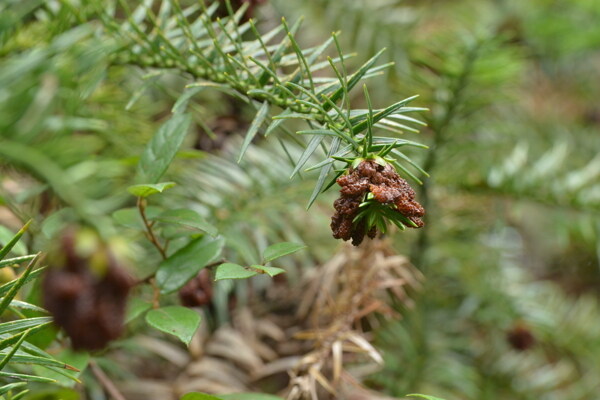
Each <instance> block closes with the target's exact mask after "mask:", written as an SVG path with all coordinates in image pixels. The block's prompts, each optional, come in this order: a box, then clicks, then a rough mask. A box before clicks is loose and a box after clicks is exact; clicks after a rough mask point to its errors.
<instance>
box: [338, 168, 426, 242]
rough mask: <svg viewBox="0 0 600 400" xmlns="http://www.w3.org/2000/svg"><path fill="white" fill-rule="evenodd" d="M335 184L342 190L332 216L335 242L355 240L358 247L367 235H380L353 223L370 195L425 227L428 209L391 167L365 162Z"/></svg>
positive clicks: (362, 225)
mask: <svg viewBox="0 0 600 400" xmlns="http://www.w3.org/2000/svg"><path fill="white" fill-rule="evenodd" d="M336 182H337V183H338V185H340V186H341V187H342V188H341V189H340V197H339V198H338V199H337V200H336V201H335V202H334V203H333V207H334V208H335V214H333V217H331V230H332V232H333V237H334V238H336V239H344V240H350V239H352V244H353V245H355V246H358V245H359V244H361V243H362V241H363V239H364V237H365V235H366V236H369V237H370V238H371V239H372V238H374V237H375V236H376V235H377V229H376V228H375V227H373V228H371V230H370V231H369V232H366V231H365V230H366V228H365V224H364V222H362V221H361V222H359V223H358V224H353V223H352V221H353V220H354V218H355V217H356V215H357V214H358V212H359V206H360V204H361V203H362V202H363V201H364V199H365V195H366V194H367V193H369V192H370V193H372V194H373V196H374V198H375V200H377V201H378V202H380V203H382V204H394V205H395V206H396V209H395V211H396V212H399V213H400V214H402V215H404V216H405V217H406V218H408V219H410V220H411V221H412V222H414V223H415V225H417V227H418V228H420V227H422V226H423V225H424V223H423V220H422V219H421V217H423V216H424V215H425V210H424V209H423V207H422V206H421V205H420V204H419V203H418V202H417V201H416V200H415V192H414V190H413V189H412V188H411V187H410V185H409V184H408V182H406V181H405V180H404V179H402V178H401V177H400V176H399V175H398V173H397V172H396V171H395V170H394V168H393V167H392V166H391V165H390V164H386V165H385V166H383V165H380V164H378V163H377V162H375V161H374V160H364V161H362V162H361V163H360V164H359V165H358V166H357V167H356V168H351V169H350V171H349V174H347V175H342V176H340V177H339V178H338V179H337V181H336ZM409 227H411V226H409Z"/></svg>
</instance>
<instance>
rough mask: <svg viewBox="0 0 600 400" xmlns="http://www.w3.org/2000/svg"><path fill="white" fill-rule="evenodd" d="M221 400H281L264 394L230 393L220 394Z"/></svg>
mask: <svg viewBox="0 0 600 400" xmlns="http://www.w3.org/2000/svg"><path fill="white" fill-rule="evenodd" d="M219 397H220V398H221V399H222V400H283V398H282V397H279V396H274V395H272V394H264V393H232V394H220V395H219Z"/></svg>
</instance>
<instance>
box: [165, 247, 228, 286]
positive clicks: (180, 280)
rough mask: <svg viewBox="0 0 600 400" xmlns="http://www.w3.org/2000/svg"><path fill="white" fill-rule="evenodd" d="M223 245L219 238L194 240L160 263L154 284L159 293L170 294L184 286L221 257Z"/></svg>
mask: <svg viewBox="0 0 600 400" xmlns="http://www.w3.org/2000/svg"><path fill="white" fill-rule="evenodd" d="M223 244H224V240H223V238H221V237H217V238H212V237H210V236H204V237H202V238H196V239H193V240H192V241H191V242H190V243H188V244H187V245H186V246H185V247H183V248H181V249H179V250H178V251H177V252H176V253H175V254H173V255H171V256H170V257H169V258H167V259H166V260H164V261H163V262H161V263H160V265H159V266H158V270H157V271H156V282H157V283H158V287H160V289H161V292H162V293H170V292H173V291H175V290H177V289H179V288H181V287H182V286H183V285H185V284H186V283H187V282H188V281H189V280H190V279H192V278H193V277H194V276H196V274H198V272H199V271H200V270H201V269H202V268H204V267H206V266H207V265H208V264H210V263H211V262H213V261H215V260H216V259H217V258H218V257H219V256H220V255H221V250H222V249H223Z"/></svg>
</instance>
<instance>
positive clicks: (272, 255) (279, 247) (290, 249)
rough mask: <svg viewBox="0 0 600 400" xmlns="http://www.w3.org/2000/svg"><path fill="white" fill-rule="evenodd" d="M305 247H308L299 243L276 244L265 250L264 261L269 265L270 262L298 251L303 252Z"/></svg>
mask: <svg viewBox="0 0 600 400" xmlns="http://www.w3.org/2000/svg"><path fill="white" fill-rule="evenodd" d="M305 247H306V246H305V245H303V244H298V243H290V242H283V243H276V244H274V245H271V246H269V247H267V248H266V249H265V251H264V253H263V259H264V260H265V262H266V263H267V262H269V261H273V260H274V259H276V258H279V257H283V256H286V255H288V254H292V253H295V252H297V251H298V250H301V249H303V248H305Z"/></svg>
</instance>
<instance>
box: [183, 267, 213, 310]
mask: <svg viewBox="0 0 600 400" xmlns="http://www.w3.org/2000/svg"><path fill="white" fill-rule="evenodd" d="M212 295H213V289H212V283H211V279H210V272H209V271H208V270H207V269H203V270H201V271H200V272H199V273H198V275H196V277H195V278H193V279H192V280H191V281H189V282H188V283H186V285H185V286H184V287H182V288H181V289H180V290H179V300H181V304H182V305H184V306H186V307H201V306H205V305H207V304H210V302H211V301H212Z"/></svg>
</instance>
